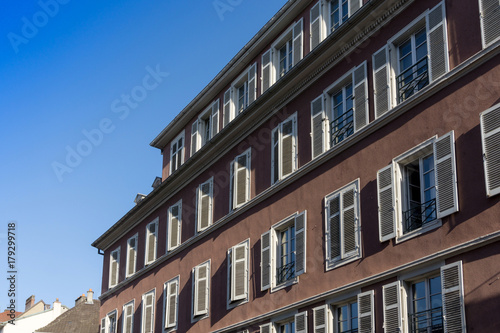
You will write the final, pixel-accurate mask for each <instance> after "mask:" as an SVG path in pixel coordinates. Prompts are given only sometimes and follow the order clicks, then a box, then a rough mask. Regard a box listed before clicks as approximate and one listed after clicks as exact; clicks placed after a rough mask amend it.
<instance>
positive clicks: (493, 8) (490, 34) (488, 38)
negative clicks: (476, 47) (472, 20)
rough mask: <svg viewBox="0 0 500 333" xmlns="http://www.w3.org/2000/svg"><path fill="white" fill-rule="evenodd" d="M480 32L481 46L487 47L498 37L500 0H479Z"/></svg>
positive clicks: (499, 31) (499, 35) (499, 30)
mask: <svg viewBox="0 0 500 333" xmlns="http://www.w3.org/2000/svg"><path fill="white" fill-rule="evenodd" d="M479 3H480V10H481V32H482V41H483V47H484V48H485V47H487V46H488V45H490V44H492V43H493V42H495V41H496V40H498V38H499V37H500V25H499V24H498V22H500V1H498V0H480V1H479Z"/></svg>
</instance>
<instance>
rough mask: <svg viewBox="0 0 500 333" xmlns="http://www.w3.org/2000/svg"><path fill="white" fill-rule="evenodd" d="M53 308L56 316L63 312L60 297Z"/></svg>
mask: <svg viewBox="0 0 500 333" xmlns="http://www.w3.org/2000/svg"><path fill="white" fill-rule="evenodd" d="M52 309H53V310H54V314H55V315H56V316H59V315H60V314H61V313H62V311H61V310H62V308H61V302H59V298H56V301H55V302H54V305H53V307H52Z"/></svg>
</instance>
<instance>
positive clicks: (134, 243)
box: [127, 237, 137, 275]
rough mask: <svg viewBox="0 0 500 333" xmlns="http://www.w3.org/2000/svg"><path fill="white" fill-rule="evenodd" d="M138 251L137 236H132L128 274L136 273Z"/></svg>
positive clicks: (129, 245) (129, 244)
mask: <svg viewBox="0 0 500 333" xmlns="http://www.w3.org/2000/svg"><path fill="white" fill-rule="evenodd" d="M136 252H137V238H136V237H132V238H130V239H129V241H128V260H127V266H128V267H127V275H132V274H134V273H135V261H136V260H135V259H136Z"/></svg>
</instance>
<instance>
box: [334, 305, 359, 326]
mask: <svg viewBox="0 0 500 333" xmlns="http://www.w3.org/2000/svg"><path fill="white" fill-rule="evenodd" d="M335 319H336V323H335V324H336V325H335V326H336V328H337V332H338V333H355V332H358V302H357V301H352V302H349V303H345V304H341V305H339V306H337V307H336V308H335Z"/></svg>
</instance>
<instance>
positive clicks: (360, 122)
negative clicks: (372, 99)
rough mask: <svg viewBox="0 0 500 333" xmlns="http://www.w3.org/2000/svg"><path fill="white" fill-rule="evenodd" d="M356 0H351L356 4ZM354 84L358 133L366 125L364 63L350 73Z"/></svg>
mask: <svg viewBox="0 0 500 333" xmlns="http://www.w3.org/2000/svg"><path fill="white" fill-rule="evenodd" d="M357 1H358V0H353V2H357ZM352 82H354V131H356V132H357V131H359V130H360V129H362V128H363V127H365V126H366V125H367V124H368V80H367V79H366V61H365V62H363V63H362V64H361V65H359V66H358V67H356V68H355V69H354V71H353V72H352Z"/></svg>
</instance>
